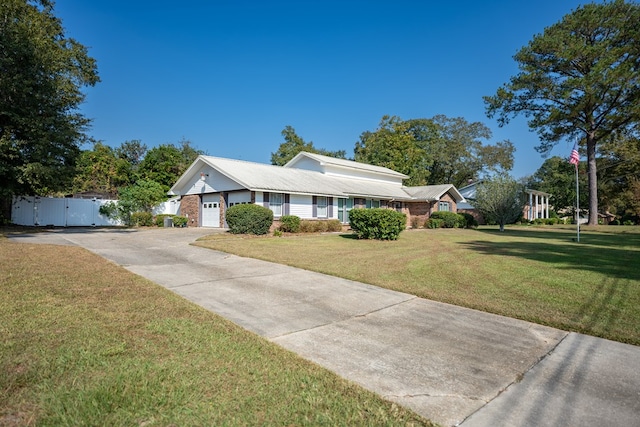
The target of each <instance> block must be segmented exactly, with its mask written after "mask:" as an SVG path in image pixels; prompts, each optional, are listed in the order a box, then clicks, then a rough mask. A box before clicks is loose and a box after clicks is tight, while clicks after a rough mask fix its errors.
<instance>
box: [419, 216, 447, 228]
mask: <svg viewBox="0 0 640 427" xmlns="http://www.w3.org/2000/svg"><path fill="white" fill-rule="evenodd" d="M424 226H425V227H426V228H442V227H444V220H442V219H438V218H429V219H428V220H427V222H426V223H425V224H424Z"/></svg>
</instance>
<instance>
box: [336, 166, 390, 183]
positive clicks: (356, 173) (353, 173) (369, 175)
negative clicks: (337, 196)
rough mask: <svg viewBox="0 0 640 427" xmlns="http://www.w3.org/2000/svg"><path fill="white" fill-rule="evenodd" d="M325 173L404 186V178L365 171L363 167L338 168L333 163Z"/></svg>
mask: <svg viewBox="0 0 640 427" xmlns="http://www.w3.org/2000/svg"><path fill="white" fill-rule="evenodd" d="M325 174H326V175H329V176H338V177H345V178H356V179H362V180H365V181H378V182H384V183H388V184H396V185H398V186H402V178H394V177H390V176H384V175H380V174H376V173H374V172H368V171H364V170H361V169H346V168H337V167H332V166H331V165H328V166H327V167H326V170H325Z"/></svg>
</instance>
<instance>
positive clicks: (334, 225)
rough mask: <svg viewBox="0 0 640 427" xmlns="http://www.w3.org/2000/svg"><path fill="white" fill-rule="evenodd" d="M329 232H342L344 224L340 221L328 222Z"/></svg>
mask: <svg viewBox="0 0 640 427" xmlns="http://www.w3.org/2000/svg"><path fill="white" fill-rule="evenodd" d="M327 231H330V232H336V231H342V223H341V222H340V220H338V219H330V220H328V221H327Z"/></svg>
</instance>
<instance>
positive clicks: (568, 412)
mask: <svg viewBox="0 0 640 427" xmlns="http://www.w3.org/2000/svg"><path fill="white" fill-rule="evenodd" d="M212 232H215V230H211V229H202V228H187V229H149V230H109V229H63V230H53V231H50V232H43V233H35V234H32V235H15V236H13V237H12V240H14V241H18V242H20V241H22V242H29V243H50V244H73V245H78V246H82V247H84V248H86V249H88V250H90V251H92V252H95V253H97V254H98V255H100V256H102V257H104V258H107V259H109V260H112V261H113V262H116V263H118V264H120V265H122V266H123V267H124V268H126V269H128V270H130V271H131V272H133V273H136V274H139V275H141V276H143V277H146V278H148V279H150V280H152V281H154V282H156V283H158V284H160V285H162V286H164V287H166V288H168V289H171V290H172V291H174V292H176V293H177V294H179V295H182V296H183V297H185V298H187V299H189V300H191V301H193V302H195V303H197V304H199V305H201V306H202V307H205V308H207V309H209V310H211V311H213V312H215V313H218V314H220V315H222V316H224V317H226V318H228V319H230V320H232V321H233V322H235V323H237V324H239V325H241V326H243V327H245V328H246V329H248V330H250V331H253V332H255V333H257V334H259V335H261V336H263V337H265V338H267V339H269V340H271V341H273V342H276V343H278V344H279V345H281V346H282V347H284V348H287V349H289V350H291V351H294V352H296V353H298V354H299V355H301V356H302V357H304V358H306V359H309V360H311V361H313V362H315V363H318V364H320V365H322V366H324V367H326V368H328V369H330V370H332V371H334V372H336V373H337V374H338V375H340V376H342V377H344V378H346V379H349V380H351V381H353V382H355V383H358V384H360V385H361V386H363V387H365V388H367V389H369V390H372V391H374V392H376V393H378V394H380V395H382V396H383V397H385V398H387V399H389V400H391V401H395V402H397V403H399V404H401V405H403V406H406V407H408V408H411V409H413V410H414V411H415V412H417V413H419V414H421V415H423V416H425V417H427V418H429V419H431V420H433V421H435V422H437V423H440V424H442V425H445V426H453V425H462V426H465V427H472V426H581V425H609V426H614V425H619V426H631V425H640V424H639V421H638V420H640V347H636V346H632V345H626V344H621V343H617V342H612V341H608V340H604V339H599V338H594V337H590V336H586V335H581V334H575V333H568V332H565V331H560V330H557V329H553V328H548V327H545V326H540V325H536V324H532V323H528V322H523V321H519V320H514V319H510V318H505V317H501V316H496V315H492V314H487V313H483V312H479V311H475V310H469V309H465V308H460V307H456V306H452V305H447V304H442V303H437V302H433V301H429V300H425V299H421V298H417V297H414V296H412V295H408V294H403V293H399V292H393V291H389V290H386V289H381V288H377V287H375V286H370V285H366V284H362V283H357V282H353V281H349V280H344V279H339V278H335V277H330V276H326V275H322V274H318V273H313V272H308V271H305V270H301V269H296V268H292V267H287V266H282V265H278V264H273V263H268V262H264V261H259V260H254V259H248V258H241V257H237V256H234V255H229V254H225V253H221V252H216V251H211V250H208V249H203V248H199V247H195V246H190V245H189V243H190V242H192V241H194V240H195V239H197V238H198V237H200V236H203V235H207V234H211V233H212Z"/></svg>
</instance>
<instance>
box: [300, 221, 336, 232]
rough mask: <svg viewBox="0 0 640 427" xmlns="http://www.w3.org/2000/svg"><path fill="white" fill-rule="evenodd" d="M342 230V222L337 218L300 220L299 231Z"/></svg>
mask: <svg viewBox="0 0 640 427" xmlns="http://www.w3.org/2000/svg"><path fill="white" fill-rule="evenodd" d="M334 231H342V223H341V222H340V221H339V220H337V219H329V220H304V221H300V232H301V233H324V232H334Z"/></svg>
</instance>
